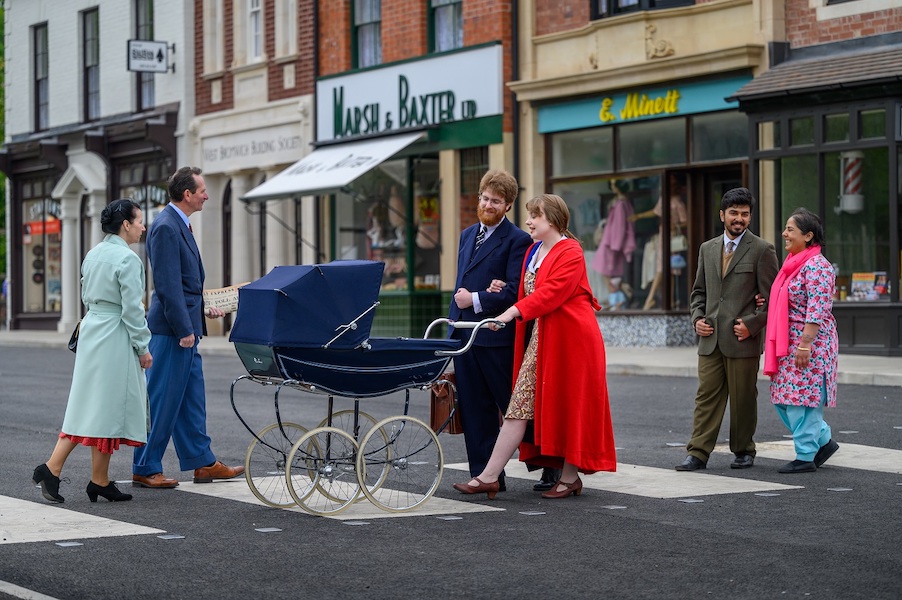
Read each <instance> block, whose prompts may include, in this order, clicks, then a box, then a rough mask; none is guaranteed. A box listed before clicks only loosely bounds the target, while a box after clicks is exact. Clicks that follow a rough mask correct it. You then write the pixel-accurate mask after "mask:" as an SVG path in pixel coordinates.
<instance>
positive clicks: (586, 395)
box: [514, 238, 617, 473]
mask: <svg viewBox="0 0 902 600" xmlns="http://www.w3.org/2000/svg"><path fill="white" fill-rule="evenodd" d="M530 254H532V252H527V254H526V258H525V259H524V261H523V270H524V272H525V270H526V266H527V264H528V262H529V257H530ZM520 282H521V283H520V292H519V299H518V300H517V302H516V306H517V308H518V309H519V310H520V314H521V317H520V318H518V319H517V320H516V345H515V346H514V348H515V356H514V380H516V374H517V373H518V371H519V369H520V364H521V363H522V361H523V354H524V352H525V349H526V342H527V341H528V340H527V339H526V325H527V323H528V322H529V321H532V320H533V319H535V318H536V317H541V319H539V321H538V327H539V344H538V356H537V361H536V408H535V434H534V440H533V443H528V442H524V443H523V444H521V445H520V460H521V461H523V462H529V463H532V464H536V465H540V466H545V467H556V468H560V467H561V466H562V465H563V461H564V460H566V461H567V462H569V463H571V464H574V465H576V466H577V468H578V469H579V470H580V471H582V472H583V473H594V472H595V471H616V470H617V457H616V453H615V451H614V429H613V426H612V424H611V410H610V405H609V403H608V388H607V382H606V376H605V370H606V368H605V351H604V341H603V340H602V338H601V332H600V331H599V329H598V321H597V320H596V317H595V311H596V310H597V309H598V308H599V305H598V302H597V301H596V300H595V298H594V297H593V296H592V290H591V288H590V287H589V280H588V277H587V276H586V261H585V258H584V257H583V251H582V248H581V247H580V245H579V243H578V242H576V241H575V240H572V239H569V238H564V239H562V240H561V241H560V242H558V243H557V244H555V245H554V246H553V247H552V248H551V251H550V252H549V253H548V256H546V257H545V259H544V260H543V261H542V265H541V267H540V268H539V270H538V273H537V277H536V288H535V291H534V292H533V293H532V294H530V295H529V296H525V294H524V291H523V278H521V279H520Z"/></svg>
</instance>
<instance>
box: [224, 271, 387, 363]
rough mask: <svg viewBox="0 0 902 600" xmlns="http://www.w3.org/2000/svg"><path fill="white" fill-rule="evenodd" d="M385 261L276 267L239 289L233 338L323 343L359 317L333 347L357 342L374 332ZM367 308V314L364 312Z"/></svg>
mask: <svg viewBox="0 0 902 600" xmlns="http://www.w3.org/2000/svg"><path fill="white" fill-rule="evenodd" d="M384 268H385V264H384V263H382V262H376V261H369V260H345V261H334V262H331V263H327V264H321V265H298V266H285V267H275V268H274V269H273V270H272V271H270V272H269V273H267V274H266V275H264V276H263V277H261V278H260V279H258V280H257V281H254V282H253V283H250V284H248V285H245V286H243V287H241V288H240V289H239V290H238V312H237V314H236V317H235V325H234V326H233V327H232V333H231V335H230V336H229V341H231V342H241V343H247V344H262V345H265V346H272V347H275V346H280V347H292V348H322V347H323V346H325V345H326V344H328V343H329V342H330V341H331V340H333V338H335V336H337V335H338V334H339V331H338V329H339V328H340V327H341V326H343V325H348V324H350V323H351V322H352V321H354V320H355V319H357V318H358V317H361V315H363V317H361V318H360V320H359V321H357V323H356V325H357V327H356V329H351V330H348V331H346V332H345V333H344V334H343V335H341V336H340V337H338V339H335V340H334V341H333V342H332V343H331V344H330V345H329V347H330V348H336V349H339V348H341V349H348V348H356V347H358V346H360V345H361V344H362V343H363V342H365V341H366V340H367V339H368V338H369V335H370V328H371V327H372V324H373V317H375V310H370V311H369V312H366V311H367V310H369V309H370V308H371V307H372V306H373V304H375V303H376V302H377V301H378V297H379V289H380V287H381V285H382V270H383V269H384ZM364 313H366V314H364Z"/></svg>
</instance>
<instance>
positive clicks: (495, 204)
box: [479, 194, 505, 206]
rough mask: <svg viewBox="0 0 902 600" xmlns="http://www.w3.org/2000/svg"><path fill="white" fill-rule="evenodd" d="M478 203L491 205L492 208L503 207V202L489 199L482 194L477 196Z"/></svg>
mask: <svg viewBox="0 0 902 600" xmlns="http://www.w3.org/2000/svg"><path fill="white" fill-rule="evenodd" d="M479 201H480V202H485V203H486V204H491V205H492V206H504V204H505V202H504V200H497V199H495V198H489V197H488V196H486V195H484V194H480V195H479Z"/></svg>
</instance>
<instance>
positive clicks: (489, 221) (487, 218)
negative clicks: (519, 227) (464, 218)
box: [476, 206, 506, 227]
mask: <svg viewBox="0 0 902 600" xmlns="http://www.w3.org/2000/svg"><path fill="white" fill-rule="evenodd" d="M505 208H506V207H505ZM504 214H505V211H504V210H501V209H498V208H491V209H487V208H483V207H482V206H480V207H478V208H477V209H476V215H477V216H478V217H479V222H480V223H482V224H483V225H485V226H486V227H494V226H495V225H497V224H498V223H500V222H501V219H503V218H504Z"/></svg>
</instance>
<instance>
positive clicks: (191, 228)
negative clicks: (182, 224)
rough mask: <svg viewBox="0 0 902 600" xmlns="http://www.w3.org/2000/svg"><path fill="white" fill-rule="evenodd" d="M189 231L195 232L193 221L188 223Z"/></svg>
mask: <svg viewBox="0 0 902 600" xmlns="http://www.w3.org/2000/svg"><path fill="white" fill-rule="evenodd" d="M188 231H190V232H191V233H194V227H191V223H188Z"/></svg>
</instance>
